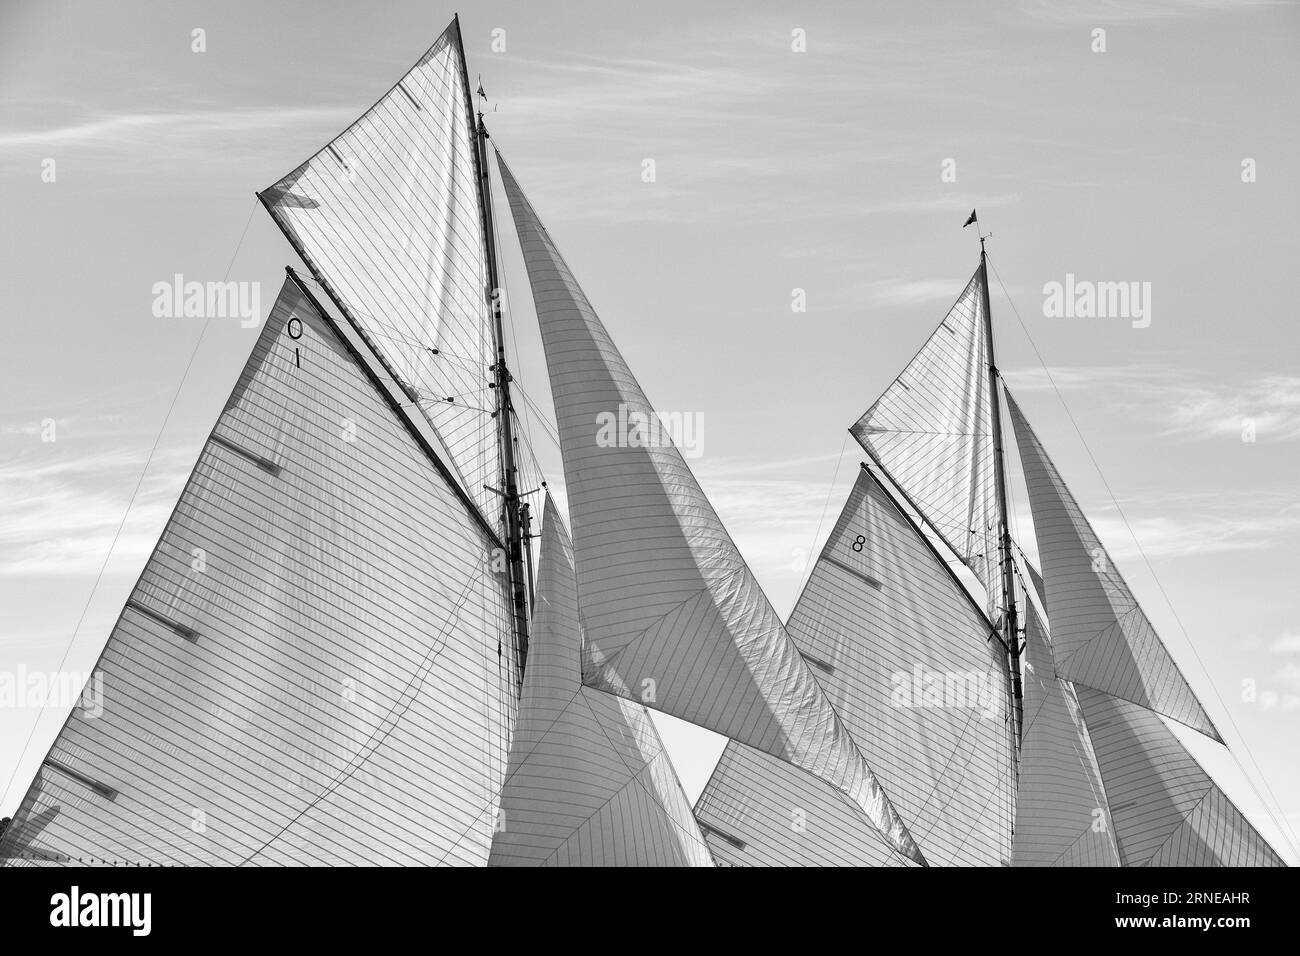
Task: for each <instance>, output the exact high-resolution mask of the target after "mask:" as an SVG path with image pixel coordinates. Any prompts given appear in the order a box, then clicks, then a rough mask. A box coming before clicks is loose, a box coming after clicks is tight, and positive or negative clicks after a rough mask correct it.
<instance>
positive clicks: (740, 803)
mask: <svg viewBox="0 0 1300 956" xmlns="http://www.w3.org/2000/svg"><path fill="white" fill-rule="evenodd" d="M787 629H788V631H789V633H790V635H791V637H792V638H793V639H794V641H795V643H796V644H797V645H798V648H799V651H800V653H801V654H802V655H803V657H804V659H805V660H806V661H807V662H808V663H809V664H810V665H811V666H812V667H813V669H814V673H815V674H816V677H817V681H818V683H819V684H820V685H821V686H822V687H823V688H824V689H825V691H826V694H827V696H828V697H829V698H830V701H831V703H832V705H833V706H834V708H835V710H836V712H837V713H838V714H839V715H840V717H841V718H842V719H843V720H844V723H845V724H846V725H847V726H848V728H849V731H850V733H851V734H852V735H853V738H854V739H855V740H857V741H859V742H860V743H859V746H860V747H861V749H862V752H863V755H864V757H865V758H866V760H867V763H868V764H869V765H870V766H871V767H872V769H873V770H874V771H875V773H876V776H877V778H878V779H879V780H880V783H881V785H882V786H883V787H884V789H885V791H886V792H887V793H888V794H889V795H890V797H891V799H892V800H893V804H894V807H895V809H896V810H897V811H898V813H899V815H900V816H901V817H902V818H903V821H904V823H906V825H907V827H908V830H909V831H910V832H911V834H912V836H913V838H914V839H915V840H916V841H917V843H918V844H919V845H920V848H921V852H922V853H923V854H924V855H925V858H926V860H927V861H928V862H929V863H930V865H932V866H935V865H954V864H955V865H1002V864H1005V863H1007V862H1008V861H1009V860H1010V856H1011V815H1012V808H1013V806H1014V804H1015V793H1014V780H1015V752H1014V745H1013V738H1012V728H1011V723H1010V709H1009V701H1008V694H1007V672H1006V662H1005V653H1004V651H1003V650H1002V647H1001V644H1000V643H998V640H997V638H996V636H995V634H994V629H993V626H992V624H991V623H990V622H989V621H988V620H987V618H986V617H985V616H984V614H983V612H982V611H981V610H980V609H979V608H978V607H977V606H976V605H975V604H974V603H973V601H972V600H971V598H970V597H969V595H968V594H967V592H966V591H965V590H964V589H963V587H962V586H961V584H960V583H959V582H958V581H957V579H956V578H955V577H954V576H953V575H952V573H951V572H950V571H949V569H948V568H947V566H946V565H945V564H944V562H943V560H942V559H941V558H940V557H939V555H938V554H936V553H935V552H934V550H933V549H932V548H931V547H930V545H929V544H928V543H927V542H926V540H925V539H924V537H923V536H922V534H921V532H920V531H919V529H917V528H916V526H915V525H913V524H912V522H911V520H910V519H908V518H907V517H906V515H905V514H904V513H903V512H902V511H901V510H900V508H899V507H898V506H897V504H896V503H895V502H894V501H893V499H892V498H891V496H890V495H889V493H888V492H887V491H886V490H885V489H884V488H883V487H882V486H881V484H880V483H879V481H878V480H877V479H876V477H875V476H874V475H873V474H871V473H870V472H869V471H867V470H865V469H864V470H863V471H862V472H861V473H860V474H859V476H858V480H857V482H856V484H855V485H854V487H853V490H852V491H851V493H850V494H849V499H848V502H847V504H846V505H845V507H844V510H843V512H842V513H841V514H840V517H839V520H838V521H837V522H836V525H835V528H834V530H833V531H832V532H831V534H830V537H829V538H828V539H827V541H826V544H825V546H824V548H823V550H822V553H821V555H820V557H819V558H818V560H817V563H816V565H815V566H814V568H813V571H812V574H811V576H810V577H809V579H808V583H807V585H806V586H805V588H804V590H803V593H802V594H801V595H800V597H799V601H798V603H797V604H796V605H795V609H794V612H793V613H792V614H791V616H790V620H789V622H788V624H787ZM779 783H780V781H778V780H776V779H775V777H774V775H773V773H772V771H771V769H770V768H769V767H768V766H767V762H766V761H764V760H762V759H759V755H756V754H752V752H750V753H749V754H747V753H746V752H745V749H744V748H740V747H737V746H736V745H734V744H733V745H729V746H728V748H727V751H726V754H725V755H724V758H723V761H722V764H721V765H720V767H719V769H718V771H717V772H715V774H714V777H713V779H712V780H710V782H709V786H708V787H707V788H706V789H705V792H704V795H703V797H702V798H701V800H700V804H699V806H698V807H697V808H696V812H697V815H698V816H699V818H700V819H701V821H702V822H703V823H704V824H706V826H707V828H710V829H712V830H713V831H716V832H717V833H725V834H727V835H728V836H730V837H732V838H738V839H740V840H742V841H743V842H744V843H745V844H746V850H747V851H748V852H747V853H737V852H735V850H736V849H737V848H736V846H735V844H734V843H730V847H731V849H730V850H729V849H727V847H725V846H723V845H722V844H721V843H720V842H719V840H720V839H721V840H722V841H723V842H728V841H726V839H725V838H716V839H715V838H714V836H713V835H712V834H710V845H711V846H712V847H713V848H714V850H715V852H717V853H721V854H723V855H724V856H729V857H731V858H732V859H733V860H735V861H737V862H739V861H741V860H744V859H747V858H749V859H753V860H756V861H757V860H761V859H763V857H764V854H766V855H768V856H771V857H774V858H783V859H784V862H786V863H799V864H802V865H819V864H825V863H830V862H848V863H854V864H858V865H861V864H863V863H867V864H870V863H871V862H873V861H872V860H871V855H872V852H873V848H871V847H870V846H868V847H865V848H863V851H856V852H857V853H861V852H865V853H866V854H867V856H866V859H863V858H861V857H860V856H855V848H854V847H853V846H852V845H851V843H850V841H849V839H848V836H849V834H848V833H846V832H843V831H842V830H840V829H839V822H840V821H839V820H838V816H839V812H838V809H837V804H838V800H837V795H835V794H833V793H826V792H822V793H820V794H817V793H811V794H810V792H809V789H810V788H808V787H803V788H801V789H802V790H803V791H804V792H803V793H796V792H789V791H787V792H785V793H784V794H782V795H781V799H779V800H776V801H775V802H776V804H777V805H778V806H781V807H784V808H787V809H786V811H785V812H784V813H776V814H772V813H768V814H766V817H767V820H768V822H769V824H774V825H768V826H763V827H758V828H752V829H751V828H749V826H747V822H748V820H747V818H746V817H744V816H743V815H742V814H741V812H740V810H738V809H737V808H742V809H747V808H748V807H749V806H750V805H752V804H753V803H754V800H755V793H756V792H766V789H767V788H769V787H771V786H773V785H776V784H779ZM736 788H739V789H738V790H737V789H736ZM733 791H734V792H733ZM760 799H772V798H769V797H766V796H764V797H761V798H760ZM790 807H800V808H803V809H804V811H805V813H804V820H803V826H802V828H800V829H798V830H796V831H794V835H792V832H791V824H790V820H789V819H787V818H786V817H788V814H789V812H790V811H789V809H788V808H790ZM809 814H811V815H812V817H813V818H814V821H815V822H814V823H812V824H810V823H809V822H808V819H807V818H808V816H809ZM753 820H754V822H755V823H758V822H761V818H760V817H754V818H753ZM824 823H834V824H835V825H836V826H835V827H822V826H818V824H824ZM750 826H752V824H750ZM706 833H708V830H706ZM787 854H789V855H787Z"/></svg>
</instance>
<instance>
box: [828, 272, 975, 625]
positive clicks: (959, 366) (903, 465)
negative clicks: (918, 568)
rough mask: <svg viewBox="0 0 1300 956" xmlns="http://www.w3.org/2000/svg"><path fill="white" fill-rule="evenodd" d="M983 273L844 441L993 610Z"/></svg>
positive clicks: (968, 285)
mask: <svg viewBox="0 0 1300 956" xmlns="http://www.w3.org/2000/svg"><path fill="white" fill-rule="evenodd" d="M985 282H986V279H985V277H984V270H983V269H982V268H981V269H979V270H977V271H976V272H975V274H974V275H973V276H971V280H970V282H968V283H967V284H966V288H965V289H964V290H963V291H962V294H961V295H960V296H959V297H958V299H957V302H956V304H954V305H953V307H952V309H950V310H949V312H948V314H947V315H946V316H945V317H944V320H943V322H941V323H940V324H939V328H938V329H936V330H935V332H934V334H933V335H931V336H930V338H929V339H928V340H927V341H926V343H925V344H924V345H923V346H922V347H921V350H920V351H919V352H917V354H916V356H915V357H914V358H913V359H912V361H911V362H910V363H909V364H908V366H907V367H906V368H905V369H903V371H902V372H901V373H900V374H899V376H898V377H897V378H896V379H894V381H893V383H892V384H891V385H890V386H889V388H887V389H886V390H885V391H884V393H883V394H882V395H881V396H880V397H879V398H878V399H876V401H875V403H874V404H873V405H872V406H871V407H870V408H868V409H867V410H866V412H865V413H864V414H863V415H862V417H861V418H859V419H858V421H857V422H856V423H855V424H854V425H853V427H852V428H851V429H849V431H850V432H851V433H852V435H853V437H854V438H856V439H857V440H858V442H859V443H860V444H861V445H862V447H863V448H864V449H866V450H867V452H868V453H869V454H870V455H871V456H872V457H873V458H874V459H875V460H876V462H877V463H879V465H880V466H881V468H883V469H884V470H885V472H886V474H888V476H889V478H890V480H892V481H893V482H894V484H895V485H897V486H898V488H899V489H900V490H901V491H902V492H903V494H904V495H905V496H906V497H907V499H908V500H909V501H911V502H912V503H913V504H914V505H915V507H916V508H917V510H918V511H919V512H920V513H921V515H922V516H923V517H924V518H925V519H926V520H927V521H928V522H929V523H930V525H931V526H932V527H933V528H934V529H935V530H936V531H937V532H938V533H939V535H940V536H941V537H942V538H943V540H944V542H945V543H946V544H947V545H948V547H949V548H950V549H951V550H952V552H953V553H954V554H955V555H957V557H958V558H960V559H961V560H962V561H963V562H964V563H965V564H966V565H967V566H968V567H970V569H971V570H972V571H973V572H974V573H975V576H976V577H977V578H978V579H979V580H980V582H981V583H982V584H983V585H984V587H985V588H986V589H987V590H988V592H989V594H990V601H989V603H988V607H989V608H990V610H993V609H995V608H996V602H995V600H994V599H993V595H996V593H997V591H998V573H999V568H998V499H997V482H996V477H995V460H994V448H993V399H992V395H991V388H992V386H991V379H990V375H989V366H990V363H991V355H990V350H991V348H992V345H991V342H990V341H989V336H988V323H987V321H986V316H985V314H984V301H985V294H986V290H985V289H984V287H983V284H984V283H985Z"/></svg>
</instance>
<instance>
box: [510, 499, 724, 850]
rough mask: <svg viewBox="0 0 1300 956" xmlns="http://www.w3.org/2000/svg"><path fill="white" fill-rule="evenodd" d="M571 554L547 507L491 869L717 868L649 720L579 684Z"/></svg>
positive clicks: (555, 514)
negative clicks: (533, 613)
mask: <svg viewBox="0 0 1300 956" xmlns="http://www.w3.org/2000/svg"><path fill="white" fill-rule="evenodd" d="M581 642H582V627H581V621H580V615H579V612H578V592H577V580H576V578H575V575H574V569H573V547H572V545H571V543H570V540H569V532H568V530H567V529H566V528H565V527H564V524H563V521H562V519H561V518H560V512H559V509H558V508H556V506H555V503H554V502H553V501H552V500H551V499H550V497H547V499H546V508H545V513H544V518H543V525H542V549H541V560H540V565H539V570H538V579H537V611H536V616H535V618H534V620H533V632H532V641H531V642H530V645H529V647H530V653H529V656H528V669H527V670H526V671H525V673H524V690H523V697H522V698H521V700H520V704H519V720H518V723H517V725H516V729H515V734H514V739H513V740H512V742H511V745H510V760H509V763H508V765H507V766H508V770H507V773H506V781H505V787H504V790H503V792H502V795H501V811H500V815H499V816H498V817H497V820H496V835H495V837H494V839H493V841H492V855H491V857H490V858H489V865H493V866H539V865H540V866H546V865H550V866H712V865H713V861H712V859H711V858H710V856H709V851H708V848H707V847H706V845H705V843H704V837H703V836H702V835H701V834H700V831H699V828H698V827H697V826H696V825H695V818H694V817H693V816H692V815H691V805H690V803H689V802H688V801H687V799H686V795H685V794H684V793H683V792H682V788H681V786H680V784H679V783H678V781H677V776H676V774H675V772H674V770H673V766H672V762H671V761H670V759H669V757H668V753H667V751H666V750H664V747H663V743H662V742H661V741H660V739H659V734H658V733H657V732H656V731H655V728H654V723H653V721H652V720H651V719H650V715H649V714H648V713H647V712H646V709H645V708H644V707H642V706H641V705H640V704H638V703H635V702H633V701H630V700H627V699H625V698H622V697H615V696H613V695H611V694H606V693H604V692H602V691H598V690H595V689H593V688H590V687H586V686H584V685H583V683H582V658H581Z"/></svg>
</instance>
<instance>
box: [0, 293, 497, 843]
mask: <svg viewBox="0 0 1300 956" xmlns="http://www.w3.org/2000/svg"><path fill="white" fill-rule="evenodd" d="M392 399H393V393H390V392H389V391H387V389H386V387H385V385H384V383H383V379H382V372H381V371H380V370H379V366H378V363H377V362H375V361H374V359H373V356H369V355H367V354H366V351H365V349H364V343H360V342H359V341H353V340H350V339H349V338H348V337H347V336H346V335H345V334H344V333H343V331H342V330H341V329H340V328H339V327H337V326H336V325H335V324H334V321H333V320H332V319H331V317H330V316H328V315H327V314H325V313H324V312H323V311H322V310H320V309H318V308H317V307H316V306H315V305H314V304H313V302H312V301H311V299H310V297H309V294H308V293H307V292H306V291H305V287H302V286H300V285H298V284H297V283H296V281H287V282H286V283H285V285H284V287H283V289H282V290H281V292H280V295H279V298H278V299H277V301H276V303H275V306H274V308H273V309H272V310H271V314H270V317H269V318H268V320H267V322H266V324H265V327H264V328H263V330H262V331H261V333H260V336H259V338H258V340H257V344H256V346H255V347H254V349H253V353H252V356H251V357H250V358H249V360H248V363H247V365H246V366H245V368H244V371H243V374H242V375H241V376H240V379H239V383H238V385H237V387H236V388H235V390H234V393H233V394H232V395H231V397H230V400H229V401H228V403H227V404H226V406H225V409H224V411H223V412H222V413H221V416H220V418H219V420H218V421H217V424H216V426H215V428H214V429H213V431H212V434H211V436H210V437H209V439H208V441H207V443H206V444H205V446H204V448H203V451H202V453H201V454H200V456H199V460H198V463H197V465H196V466H195V468H194V471H193V473H192V474H191V476H190V479H189V481H188V483H187V485H186V487H185V490H184V492H183V493H182V494H181V497H180V500H179V501H178V503H177V505H176V509H175V511H174V512H173V514H172V517H171V519H170V521H169V522H168V524H167V527H166V530H165V531H164V532H163V535H162V537H161V539H160V540H159V542H158V545H157V547H156V549H155V551H154V553H153V555H152V556H151V557H150V559H149V561H148V563H147V564H146V566H145V569H144V572H143V574H142V575H141V577H140V580H139V582H138V583H137V584H136V586H135V589H134V590H133V591H132V592H131V596H130V598H129V599H128V600H127V602H126V607H125V609H124V610H123V612H122V615H121V617H120V618H119V620H118V622H117V625H116V626H115V627H114V629H113V632H112V635H111V636H110V637H109V639H108V643H107V645H106V646H105V648H104V652H103V655H102V657H101V658H100V660H99V663H98V664H97V665H96V668H95V670H94V673H93V675H92V678H91V681H92V686H93V685H95V684H96V683H97V682H99V681H102V692H101V693H100V694H99V695H98V697H99V702H102V707H103V712H102V713H98V714H97V713H95V712H94V710H90V709H88V708H78V709H75V710H74V711H73V712H72V714H71V716H70V717H69V718H68V721H67V723H66V724H65V725H64V727H63V730H62V731H61V732H60V734H59V736H58V738H57V739H56V740H55V742H54V746H53V747H52V748H51V750H50V752H49V755H48V756H47V758H46V759H45V761H44V762H43V764H42V765H41V768H40V771H39V773H38V775H37V778H36V780H35V782H34V783H33V785H32V787H31V789H30V790H29V792H28V793H27V795H26V797H25V798H24V800H23V801H22V803H21V805H20V807H19V810H18V812H17V814H16V815H15V818H14V821H13V823H12V824H11V825H10V827H9V828H8V830H7V832H6V833H5V834H4V838H3V841H2V842H0V857H4V858H8V861H9V862H19V863H21V862H30V863H37V862H63V863H73V864H76V863H93V864H110V865H131V866H137V865H152V864H161V865H186V864H191V865H192V864H224V865H240V864H245V863H247V864H253V865H261V864H340V863H365V864H426V865H427V864H434V863H440V862H450V863H463V864H481V863H484V862H485V861H486V860H487V855H488V849H489V845H490V842H491V838H492V818H493V810H494V808H495V805H496V800H497V794H498V792H499V790H500V786H501V781H502V778H503V776H504V771H505V759H506V749H507V745H508V732H509V725H510V721H511V718H512V715H513V711H514V708H515V698H514V688H515V686H516V684H515V681H516V675H515V673H514V671H513V656H512V655H510V654H508V653H507V654H502V653H501V652H500V650H499V648H500V646H501V645H502V644H503V643H504V644H506V645H507V646H508V644H509V641H510V623H509V620H510V618H509V613H510V612H509V604H508V598H507V594H506V590H505V584H504V582H503V580H502V576H501V575H499V574H497V573H494V572H493V571H492V570H491V554H492V551H493V550H494V548H495V547H497V542H496V541H495V539H494V538H493V537H492V536H491V535H490V533H489V532H488V530H487V529H486V528H485V527H484V526H483V525H482V524H481V523H480V520H479V519H478V517H477V515H476V514H474V513H473V512H472V510H471V508H470V507H469V506H468V504H467V503H466V501H465V500H464V499H463V498H462V497H461V496H460V495H459V494H457V493H456V491H455V490H454V489H453V488H452V487H451V486H450V485H449V484H448V482H447V480H446V477H445V474H444V472H443V471H442V470H440V467H439V463H437V462H436V461H435V460H433V459H432V458H431V457H430V455H429V453H428V450H427V448H426V447H425V446H424V445H422V444H421V442H420V441H418V440H417V435H418V432H417V431H415V430H413V428H414V426H413V424H412V423H410V422H408V421H407V420H405V419H403V418H402V417H401V415H399V413H398V411H397V410H395V408H394V403H393V400H392Z"/></svg>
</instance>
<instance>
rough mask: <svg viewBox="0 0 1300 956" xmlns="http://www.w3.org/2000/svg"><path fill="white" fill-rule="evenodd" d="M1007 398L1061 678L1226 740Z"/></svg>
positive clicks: (1053, 466) (1012, 402) (1077, 505)
mask: <svg viewBox="0 0 1300 956" xmlns="http://www.w3.org/2000/svg"><path fill="white" fill-rule="evenodd" d="M1006 395H1007V407H1008V410H1009V411H1010V415H1011V423H1012V426H1013V428H1014V429H1015V434H1016V445H1017V447H1018V449H1019V451H1020V460H1021V463H1022V465H1023V467H1024V475H1025V484H1026V487H1027V488H1028V491H1029V505H1030V509H1031V512H1032V514H1033V519H1034V533H1035V535H1036V537H1037V540H1038V552H1039V561H1040V566H1041V568H1042V574H1043V580H1044V584H1045V590H1046V600H1047V616H1048V621H1049V623H1050V627H1051V632H1052V650H1053V654H1054V657H1055V662H1056V673H1057V675H1058V676H1059V677H1061V678H1062V679H1064V680H1068V681H1072V682H1074V683H1076V684H1082V685H1086V686H1088V687H1091V688H1094V689H1096V690H1099V691H1102V692H1104V693H1106V694H1111V695H1114V696H1116V697H1120V698H1122V699H1124V700H1129V701H1132V702H1133V703H1135V704H1139V705H1141V706H1143V707H1148V708H1150V709H1151V710H1154V711H1157V712H1158V713H1161V714H1164V715H1165V716H1166V717H1169V718H1171V719H1173V720H1177V721H1179V722H1180V723H1184V724H1186V725H1187V726H1189V727H1192V728H1194V729H1196V730H1199V731H1201V733H1204V734H1207V735H1209V736H1210V737H1213V738H1214V739H1215V740H1220V738H1219V735H1218V732H1217V731H1216V730H1215V729H1214V725H1213V723H1211V721H1210V718H1209V715H1207V714H1206V713H1205V710H1204V709H1203V708H1202V707H1201V704H1200V702H1199V701H1198V700H1197V699H1196V695H1195V694H1194V693H1193V692H1192V689H1191V687H1190V686H1188V684H1187V680H1186V679H1185V678H1184V677H1183V675H1182V672H1181V671H1180V670H1179V669H1178V665H1177V664H1175V663H1174V660H1173V658H1172V657H1170V655H1169V651H1168V650H1166V649H1165V646H1164V643H1163V642H1162V641H1161V640H1160V637H1159V636H1158V635H1157V634H1156V631H1155V628H1154V627H1152V626H1151V622H1150V621H1149V620H1148V619H1147V617H1146V615H1145V614H1144V613H1143V611H1142V608H1141V607H1139V606H1138V602H1137V599H1136V598H1135V597H1134V596H1133V592H1132V591H1131V590H1129V587H1128V585H1127V584H1126V583H1125V581H1124V578H1123V577H1122V576H1121V575H1120V573H1119V569H1118V568H1117V567H1116V566H1115V562H1114V561H1112V560H1111V558H1110V555H1109V554H1108V553H1107V552H1106V549H1105V547H1104V546H1103V545H1102V543H1101V541H1100V539H1098V537H1097V535H1096V533H1095V532H1094V531H1093V530H1092V526H1091V525H1090V524H1089V523H1088V519H1087V518H1085V517H1084V514H1083V511H1082V510H1081V509H1080V508H1079V504H1078V502H1077V501H1075V500H1074V496H1073V495H1071V494H1070V491H1069V489H1068V488H1067V487H1066V486H1065V482H1064V481H1063V480H1062V478H1061V475H1060V473H1059V472H1058V471H1057V470H1056V466H1055V465H1053V464H1052V462H1051V459H1049V458H1048V457H1047V452H1046V451H1045V450H1044V449H1043V446H1042V443H1041V442H1039V440H1038V437H1037V436H1036V435H1035V434H1034V433H1033V431H1032V429H1030V427H1029V423H1028V422H1027V421H1026V420H1025V416H1024V413H1023V412H1022V411H1021V410H1020V407H1019V405H1017V404H1016V401H1015V399H1014V398H1013V397H1012V396H1011V393H1010V391H1008V392H1007V393H1006Z"/></svg>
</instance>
